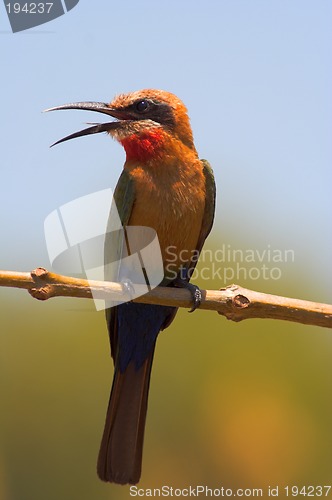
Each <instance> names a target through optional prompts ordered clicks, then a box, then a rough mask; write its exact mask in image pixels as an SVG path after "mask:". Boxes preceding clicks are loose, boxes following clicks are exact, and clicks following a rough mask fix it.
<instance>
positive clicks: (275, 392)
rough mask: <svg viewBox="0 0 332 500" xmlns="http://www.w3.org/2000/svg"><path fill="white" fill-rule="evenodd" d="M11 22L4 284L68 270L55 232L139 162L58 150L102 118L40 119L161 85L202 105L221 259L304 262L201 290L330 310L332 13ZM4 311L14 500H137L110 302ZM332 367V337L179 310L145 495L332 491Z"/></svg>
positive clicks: (109, 149) (211, 282)
mask: <svg viewBox="0 0 332 500" xmlns="http://www.w3.org/2000/svg"><path fill="white" fill-rule="evenodd" d="M0 13H1V17H0V56H1V63H2V68H3V71H2V80H1V85H2V87H1V93H0V106H1V111H2V120H1V170H0V183H1V198H0V203H1V211H0V229H1V245H0V267H1V268H3V269H12V270H22V271H27V270H31V269H33V268H35V267H37V266H40V265H44V266H45V267H47V268H50V263H49V260H48V256H47V252H46V246H45V241H44V234H43V222H44V219H45V217H46V216H47V215H48V214H49V213H50V212H51V211H52V210H54V209H55V208H57V207H59V206H61V205H62V204H64V203H66V202H68V201H71V200H73V199H75V198H77V197H79V196H83V195H85V194H88V193H91V192H94V191H97V190H99V189H104V188H106V187H109V186H111V187H114V186H115V183H116V179H117V177H118V176H119V174H120V171H121V165H122V164H123V160H124V155H123V152H122V150H121V148H120V147H119V146H118V145H116V144H114V143H112V142H111V141H110V140H109V139H108V138H106V137H104V136H102V135H100V136H96V137H93V138H85V139H84V140H83V139H82V140H77V141H73V142H69V143H68V144H64V145H61V146H59V147H58V148H54V149H52V150H49V148H48V146H49V144H51V143H52V142H54V141H55V140H57V139H58V138H60V137H63V136H64V135H66V134H67V133H70V132H73V131H76V130H78V129H80V128H83V126H84V125H82V122H85V121H89V120H90V121H93V120H94V119H95V118H94V117H93V116H92V115H91V114H88V113H87V114H84V113H78V112H77V113H76V112H72V113H71V112H66V113H60V112H59V113H58V114H56V113H54V114H49V115H43V114H42V113H41V110H42V109H45V108H47V107H50V106H53V105H57V104H61V103H65V102H71V101H80V100H100V101H109V100H111V99H112V97H113V96H114V95H115V94H116V93H120V92H126V91H131V90H136V89H139V88H144V87H155V88H164V89H166V90H169V91H172V92H174V93H176V94H177V95H179V97H180V98H182V99H183V100H184V102H185V104H186V105H187V106H188V109H189V114H190V117H191V122H192V126H193V130H194V137H195V143H196V145H197V149H198V151H199V153H200V155H201V156H202V157H206V158H208V159H209V160H210V162H211V164H212V166H213V167H214V170H215V174H216V181H217V187H218V206H217V214H216V221H215V225H214V229H213V232H212V234H211V236H210V238H209V239H208V241H207V244H206V248H209V249H211V250H217V249H220V248H222V247H223V245H226V247H227V246H228V245H230V248H231V249H242V250H243V251H246V250H248V249H253V250H258V251H259V252H263V251H264V250H266V249H267V248H268V247H269V245H270V248H271V249H272V250H276V249H279V250H281V251H283V250H286V249H292V250H293V251H294V255H295V258H294V262H293V261H289V262H281V263H276V264H273V263H272V264H271V262H269V261H268V259H267V258H265V259H264V260H263V264H265V265H267V266H269V267H275V266H276V267H278V268H280V272H281V276H280V278H279V279H278V280H274V279H271V278H270V279H263V278H262V276H260V277H258V279H255V278H254V277H252V279H250V277H247V278H246V277H244V276H239V277H238V279H237V277H235V278H234V280H228V281H227V282H224V281H223V280H218V279H217V278H215V279H213V275H212V272H210V273H208V279H205V280H202V279H198V280H197V281H196V282H197V283H198V284H200V285H201V286H202V287H203V288H211V289H212V288H220V287H221V286H224V285H225V284H230V282H232V281H235V282H238V283H240V284H241V285H243V286H245V287H248V288H252V289H257V290H260V291H265V292H269V293H275V294H280V295H284V296H291V297H298V298H303V299H307V300H313V301H318V302H328V301H330V299H331V293H330V283H331V250H332V239H331V232H330V230H329V228H330V220H331V185H332V183H331V180H332V179H331V160H332V151H331V132H332V114H331V104H332V100H331V88H332V68H331V47H332V43H331V42H332V40H331V38H332V34H331V22H330V20H331V14H332V4H331V3H330V2H329V1H325V0H318V1H316V2H312V1H311V0H307V1H306V0H303V1H302V0H301V1H300V0H294V1H292V2H288V1H277V0H271V1H269V2H265V1H262V0H251V1H245V0H236V1H231V0H220V1H217V0H215V1H212V0H207V1H205V2H195V3H193V2H189V1H188V0H184V1H183V2H178V1H175V0H170V1H167V2H166V1H160V2H158V3H156V2H152V1H148V0H143V1H142V2H139V3H138V2H130V1H129V0H124V1H123V2H121V3H120V2H118V3H117V4H115V3H114V4H113V3H111V2H109V1H108V0H100V1H99V2H98V3H96V4H92V3H88V2H84V1H83V0H81V2H79V4H78V6H77V7H75V9H73V10H72V11H71V12H70V13H68V14H67V15H65V16H63V17H61V18H59V19H57V20H55V21H54V22H52V23H50V24H49V25H44V26H42V27H39V28H36V29H34V30H31V31H29V32H26V33H18V34H15V35H13V34H12V33H11V32H10V31H9V23H8V20H7V19H6V14H5V9H4V7H3V6H0ZM207 265H209V264H208V263H206V262H205V263H204V262H202V263H200V269H202V267H206V266H207ZM241 265H242V263H241ZM243 265H244V264H243ZM261 265H262V263H261V262H259V259H257V258H256V260H255V262H253V263H247V264H246V266H247V268H248V270H249V269H250V268H252V267H260V266H261ZM210 267H211V266H210ZM218 267H220V268H221V269H224V268H225V267H230V268H231V269H235V268H236V262H234V261H233V260H232V259H231V260H230V261H229V260H227V259H226V261H225V262H221V263H220V264H218ZM0 308H1V309H0V311H1V313H0V347H1V350H0V361H1V365H0V375H1V412H0V419H1V448H0V499H1V500H39V499H40V500H44V499H46V498H47V499H48V500H58V499H60V498H61V499H63V500H76V499H80V500H91V499H98V500H99V499H100V500H103V499H119V500H121V499H127V498H129V490H128V488H127V487H119V486H115V485H105V484H103V483H101V482H100V481H99V480H98V478H97V475H96V459H97V454H98V449H99V444H100V439H101V434H102V430H103V425H104V418H105V412H106V407H107V403H108V398H109V389H110V385H111V380H112V371H113V369H112V362H111V359H110V356H109V344H108V338H107V333H106V326H105V321H104V314H103V313H102V312H98V313H97V312H95V310H94V306H93V303H92V301H87V300H82V299H53V300H51V301H48V302H46V303H41V302H37V301H35V300H33V299H32V298H31V297H30V296H28V294H27V293H26V292H24V291H20V290H9V289H1V290H0ZM331 357H332V338H331V332H330V331H328V330H326V329H322V328H315V327H309V326H301V325H295V324H291V323H286V322H282V321H268V320H249V321H245V322H243V323H239V324H233V323H231V322H229V321H227V320H226V319H225V318H223V317H221V316H218V315H217V314H216V313H212V312H206V311H197V312H195V314H188V313H187V311H180V312H179V313H178V316H177V318H176V321H175V322H174V323H173V324H172V326H171V327H170V328H169V329H168V330H166V331H165V332H163V333H162V334H161V335H160V338H159V340H158V343H157V349H156V355H155V361H154V367H153V373H152V382H151V390H150V399H149V410H148V418H147V427H146V434H145V436H146V438H145V447H144V457H143V474H142V480H141V483H140V486H141V487H143V488H152V487H160V486H162V485H169V486H173V487H179V488H184V487H187V486H188V485H193V486H194V485H197V484H203V485H207V486H209V487H215V488H217V487H221V486H224V487H229V488H234V489H235V488H246V487H247V488H250V487H251V488H253V487H256V488H266V487H267V486H268V485H271V486H275V485H279V486H280V487H282V486H283V485H293V484H297V485H303V484H304V485H309V484H331V481H332V467H331V464H332V423H331V422H332V403H331V391H332V364H331ZM279 496H280V497H282V495H281V494H280V495H279Z"/></svg>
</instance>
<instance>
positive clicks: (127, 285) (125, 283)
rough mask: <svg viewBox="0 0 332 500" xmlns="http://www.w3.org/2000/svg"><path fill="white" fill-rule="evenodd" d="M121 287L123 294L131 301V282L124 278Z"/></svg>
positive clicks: (132, 290)
mask: <svg viewBox="0 0 332 500" xmlns="http://www.w3.org/2000/svg"><path fill="white" fill-rule="evenodd" d="M121 286H122V290H123V293H126V294H127V295H129V297H130V300H132V299H133V298H134V295H135V288H134V285H133V282H132V281H131V280H130V279H127V278H124V279H122V280H121Z"/></svg>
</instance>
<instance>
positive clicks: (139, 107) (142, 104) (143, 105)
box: [135, 99, 149, 113]
mask: <svg viewBox="0 0 332 500" xmlns="http://www.w3.org/2000/svg"><path fill="white" fill-rule="evenodd" d="M148 107H149V101H146V100H145V99H143V100H142V101H138V102H137V103H136V105H135V108H136V111H138V112H139V113H144V111H146V110H147V109H148Z"/></svg>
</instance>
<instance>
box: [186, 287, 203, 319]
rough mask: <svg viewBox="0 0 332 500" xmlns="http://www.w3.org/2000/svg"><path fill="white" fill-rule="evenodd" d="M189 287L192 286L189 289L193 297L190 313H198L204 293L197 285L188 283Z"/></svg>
mask: <svg viewBox="0 0 332 500" xmlns="http://www.w3.org/2000/svg"><path fill="white" fill-rule="evenodd" d="M188 285H191V286H190V288H189V291H190V293H191V297H192V300H193V305H192V308H191V309H190V311H188V312H190V313H192V312H194V311H196V309H197V308H198V307H199V306H200V305H201V302H202V292H201V290H200V288H199V287H198V286H196V285H192V284H191V283H188ZM191 287H192V288H191Z"/></svg>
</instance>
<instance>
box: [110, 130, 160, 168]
mask: <svg viewBox="0 0 332 500" xmlns="http://www.w3.org/2000/svg"><path fill="white" fill-rule="evenodd" d="M120 142H121V144H122V146H123V147H124V149H125V151H126V155H127V160H143V161H144V160H148V159H149V158H153V157H154V156H156V155H157V154H158V150H159V149H160V148H161V146H162V145H163V143H164V137H163V132H162V130H160V129H157V128H155V129H152V130H149V131H147V132H144V133H142V134H132V135H129V136H128V137H126V138H125V139H121V141H120Z"/></svg>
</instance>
